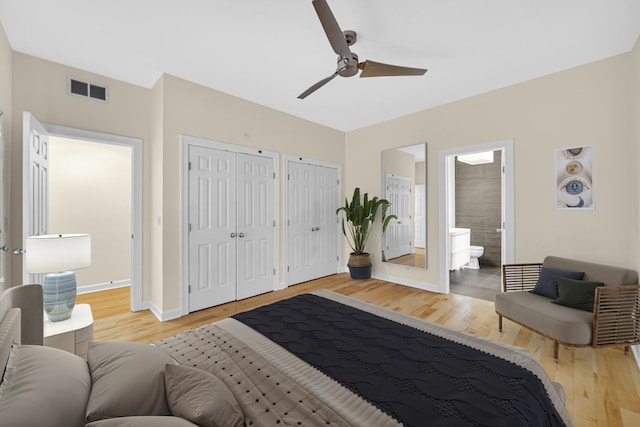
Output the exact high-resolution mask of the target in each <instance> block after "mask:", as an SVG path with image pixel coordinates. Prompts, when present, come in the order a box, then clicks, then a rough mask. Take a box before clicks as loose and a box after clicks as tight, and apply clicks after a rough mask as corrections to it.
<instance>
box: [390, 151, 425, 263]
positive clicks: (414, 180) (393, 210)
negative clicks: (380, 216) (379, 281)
mask: <svg viewBox="0 0 640 427" xmlns="http://www.w3.org/2000/svg"><path fill="white" fill-rule="evenodd" d="M426 160H427V144H415V145H409V146H406V147H399V148H394V149H390V150H385V151H383V152H382V188H383V196H384V198H385V199H387V200H389V202H390V203H391V206H390V207H389V211H388V212H387V214H389V215H391V214H393V215H395V216H397V219H396V220H392V221H391V222H390V223H389V226H388V227H387V230H386V231H385V234H384V237H383V239H382V245H383V248H382V260H383V261H385V262H390V263H394V264H400V265H405V266H409V267H418V268H427V254H426V247H427V217H426V212H427V197H426V196H427V194H426V181H427V167H426V164H427V163H426Z"/></svg>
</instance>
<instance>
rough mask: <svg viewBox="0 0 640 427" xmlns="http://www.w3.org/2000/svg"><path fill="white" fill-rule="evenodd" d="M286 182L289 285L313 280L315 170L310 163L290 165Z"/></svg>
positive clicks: (290, 163)
mask: <svg viewBox="0 0 640 427" xmlns="http://www.w3.org/2000/svg"><path fill="white" fill-rule="evenodd" d="M288 166H289V167H288V170H289V176H288V182H287V224H286V226H287V245H288V247H287V284H293V283H300V282H306V281H308V280H311V279H313V278H314V266H313V263H312V254H313V247H312V244H313V237H314V236H313V233H314V232H313V231H312V229H314V228H315V224H314V222H313V209H314V203H313V201H314V197H315V191H314V186H315V170H314V167H313V166H311V165H307V164H302V163H297V162H289V164H288Z"/></svg>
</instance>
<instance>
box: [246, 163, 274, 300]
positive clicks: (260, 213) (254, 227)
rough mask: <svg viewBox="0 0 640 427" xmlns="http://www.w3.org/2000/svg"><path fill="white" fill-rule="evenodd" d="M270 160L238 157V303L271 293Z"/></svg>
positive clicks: (272, 285) (271, 199)
mask: <svg viewBox="0 0 640 427" xmlns="http://www.w3.org/2000/svg"><path fill="white" fill-rule="evenodd" d="M274 186H275V184H274V178H273V160H271V159H270V158H266V157H260V156H255V155H250V154H238V206H237V218H238V221H237V222H238V237H237V242H238V284H237V288H238V299H243V298H248V297H251V296H254V295H258V294H262V293H265V292H269V291H272V290H273V289H274V275H275V272H274V266H273V258H274V254H273V251H274V249H273V248H274V239H275V235H274V233H275V218H274Z"/></svg>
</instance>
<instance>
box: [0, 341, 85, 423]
mask: <svg viewBox="0 0 640 427" xmlns="http://www.w3.org/2000/svg"><path fill="white" fill-rule="evenodd" d="M9 359H10V360H9V363H8V365H7V370H6V372H5V374H4V378H3V380H2V384H0V426H11V427H22V426H24V427H34V426H38V427H57V426H60V427H73V426H84V414H85V409H86V407H87V400H88V398H89V392H90V390H91V376H90V375H89V369H88V367H87V362H86V361H85V360H84V359H82V358H81V357H78V356H76V355H75V354H72V353H69V352H66V351H63V350H59V349H57V348H51V347H43V346H39V345H18V346H14V347H13V348H12V349H11V354H10V356H9Z"/></svg>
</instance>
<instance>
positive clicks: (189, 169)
mask: <svg viewBox="0 0 640 427" xmlns="http://www.w3.org/2000/svg"><path fill="white" fill-rule="evenodd" d="M189 170H191V162H189Z"/></svg>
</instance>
